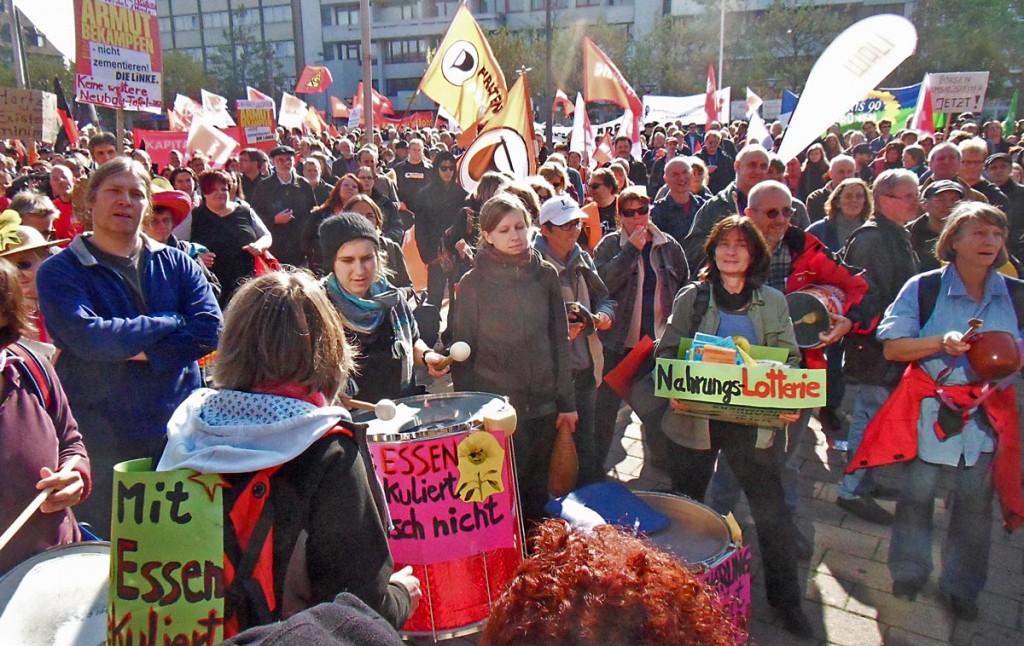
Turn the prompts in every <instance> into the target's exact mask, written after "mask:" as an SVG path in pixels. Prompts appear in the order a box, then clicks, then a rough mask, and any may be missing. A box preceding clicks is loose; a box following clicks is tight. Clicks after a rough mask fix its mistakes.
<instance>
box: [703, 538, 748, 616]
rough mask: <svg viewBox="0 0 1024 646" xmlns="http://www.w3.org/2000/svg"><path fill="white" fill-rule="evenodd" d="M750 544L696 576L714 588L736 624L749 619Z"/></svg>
mask: <svg viewBox="0 0 1024 646" xmlns="http://www.w3.org/2000/svg"><path fill="white" fill-rule="evenodd" d="M750 561H751V554H750V546H749V545H747V546H744V547H742V548H740V549H738V550H736V551H735V552H733V553H732V554H730V555H729V557H728V558H727V559H725V560H724V561H722V562H721V563H719V564H718V565H716V566H715V567H713V568H712V569H710V570H708V571H707V572H704V573H702V574H700V575H699V576H698V578H699V579H700V580H701V581H703V582H704V583H706V584H708V585H710V586H711V587H713V588H715V590H716V591H717V592H718V599H719V601H721V603H722V606H723V607H724V608H725V610H726V612H728V613H729V616H730V617H732V618H733V621H735V623H736V625H737V626H741V627H742V626H746V625H747V622H748V621H749V620H750Z"/></svg>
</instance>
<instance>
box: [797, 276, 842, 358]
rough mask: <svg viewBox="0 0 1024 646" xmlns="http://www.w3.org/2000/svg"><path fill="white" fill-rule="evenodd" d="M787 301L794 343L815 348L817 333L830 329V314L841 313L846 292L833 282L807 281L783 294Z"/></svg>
mask: <svg viewBox="0 0 1024 646" xmlns="http://www.w3.org/2000/svg"><path fill="white" fill-rule="evenodd" d="M786 303H787V304H788V305H789V318H791V319H792V320H793V332H794V333H795V334H796V344H797V346H799V347H801V348H817V347H820V346H821V338H820V337H819V336H818V335H819V334H820V333H822V332H828V331H829V330H830V329H832V319H831V317H830V315H831V314H835V315H837V316H839V315H842V313H843V307H844V305H845V303H846V293H845V292H843V290H841V289H839V288H838V287H835V286H833V285H807V286H806V287H803V288H801V289H799V290H797V291H795V292H793V293H791V294H786Z"/></svg>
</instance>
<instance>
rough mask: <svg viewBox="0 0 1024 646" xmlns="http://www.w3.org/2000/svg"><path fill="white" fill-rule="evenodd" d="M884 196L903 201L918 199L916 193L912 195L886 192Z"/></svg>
mask: <svg viewBox="0 0 1024 646" xmlns="http://www.w3.org/2000/svg"><path fill="white" fill-rule="evenodd" d="M882 197H891V198H892V199H894V200H899V201H901V202H909V201H911V200H913V201H915V202H916V201H917V194H916V193H912V194H910V195H893V194H892V193H884V194H883V195H882Z"/></svg>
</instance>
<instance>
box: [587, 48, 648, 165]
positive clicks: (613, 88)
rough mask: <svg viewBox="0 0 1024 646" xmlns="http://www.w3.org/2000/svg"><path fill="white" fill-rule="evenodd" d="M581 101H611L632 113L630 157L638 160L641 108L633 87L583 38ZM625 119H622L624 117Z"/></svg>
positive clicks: (610, 61)
mask: <svg viewBox="0 0 1024 646" xmlns="http://www.w3.org/2000/svg"><path fill="white" fill-rule="evenodd" d="M583 98H584V99H585V100H586V101H588V102H589V101H611V102H612V103H614V104H616V105H618V106H619V107H621V108H625V109H626V110H628V111H629V112H631V113H632V115H631V117H628V118H629V120H630V121H632V124H631V126H630V128H629V132H628V133H627V134H628V135H629V136H630V140H631V141H632V142H633V155H634V156H635V157H637V158H639V157H640V130H641V128H640V115H642V114H643V110H644V109H643V104H642V103H641V102H640V97H638V96H637V94H636V92H634V91H633V87H632V86H631V85H630V84H629V83H628V82H627V81H626V78H625V77H624V76H622V73H621V72H619V68H617V67H615V63H613V62H612V59H610V58H608V56H607V55H606V54H605V53H604V52H602V51H601V48H599V47H598V46H597V45H595V44H594V42H593V41H592V40H590V39H589V38H587V37H585V36H584V38H583ZM624 117H625V115H624Z"/></svg>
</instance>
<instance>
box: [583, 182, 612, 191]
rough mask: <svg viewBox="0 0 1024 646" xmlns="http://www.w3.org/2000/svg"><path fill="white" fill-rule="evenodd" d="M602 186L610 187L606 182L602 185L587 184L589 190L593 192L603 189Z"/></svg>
mask: <svg viewBox="0 0 1024 646" xmlns="http://www.w3.org/2000/svg"><path fill="white" fill-rule="evenodd" d="M602 186H608V185H607V184H605V183H604V182H602V183H600V184H587V188H589V189H590V190H592V191H596V190H597V189H599V188H601V187H602Z"/></svg>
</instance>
